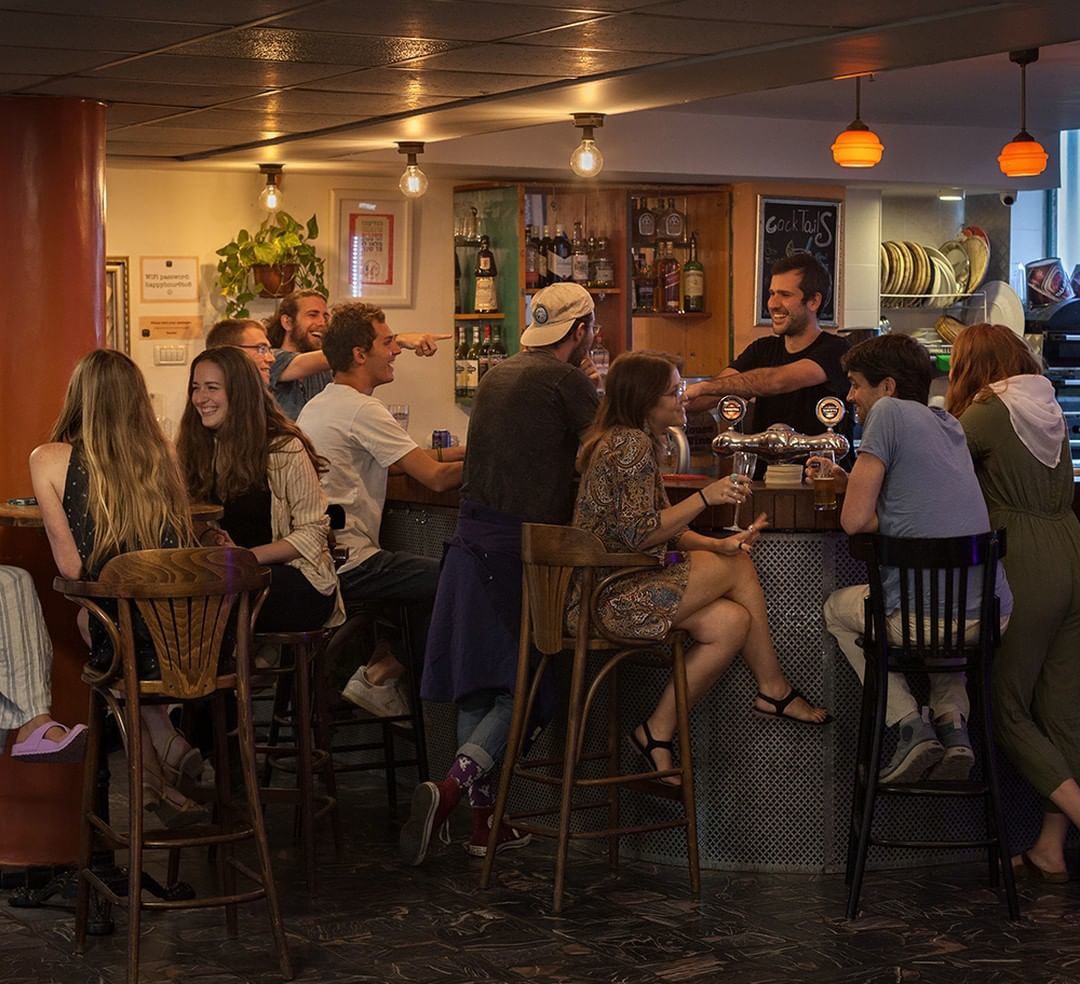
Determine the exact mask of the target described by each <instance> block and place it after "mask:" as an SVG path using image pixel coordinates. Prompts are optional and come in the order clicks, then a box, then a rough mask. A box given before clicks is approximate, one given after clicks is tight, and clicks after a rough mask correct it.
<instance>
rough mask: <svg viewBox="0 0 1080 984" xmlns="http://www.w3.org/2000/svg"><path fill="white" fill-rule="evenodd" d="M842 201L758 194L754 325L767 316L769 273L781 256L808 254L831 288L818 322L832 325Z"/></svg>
mask: <svg viewBox="0 0 1080 984" xmlns="http://www.w3.org/2000/svg"><path fill="white" fill-rule="evenodd" d="M842 204H843V203H842V202H839V201H831V200H827V199H819V198H805V199H794V198H767V197H766V196H764V195H758V226H757V251H756V253H755V256H756V257H757V275H756V277H755V287H756V290H755V296H756V297H757V317H756V320H755V322H754V323H755V324H758V325H768V324H771V323H772V319H771V318H770V317H769V280H770V274H769V270H770V269H771V268H772V265H773V263H775V262H776V261H777V260H778V259H780V257H782V256H790V255H791V254H792V253H812V254H813V255H814V256H816V257H817V258H818V260H820V261H821V264H822V265H823V266H824V267H825V269H826V270H827V271H828V273H829V283H830V284H831V288H830V290H829V293H828V296H826V297H823V298H822V299H821V307H820V308H819V309H818V323H819V324H822V325H827V326H834V325H836V323H837V320H836V316H837V312H838V310H839V308H840V260H841V258H842V255H843V253H842V250H841V248H840V219H841V208H842Z"/></svg>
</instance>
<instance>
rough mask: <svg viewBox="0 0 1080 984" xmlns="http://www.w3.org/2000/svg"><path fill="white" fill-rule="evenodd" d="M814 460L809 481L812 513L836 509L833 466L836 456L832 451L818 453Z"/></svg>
mask: <svg viewBox="0 0 1080 984" xmlns="http://www.w3.org/2000/svg"><path fill="white" fill-rule="evenodd" d="M814 457H815V458H820V459H821V460H820V461H815V462H814V465H815V468H814V474H813V477H812V478H811V481H812V483H813V486H814V512H828V511H830V510H833V509H835V508H836V476H835V475H834V474H833V466H834V465H835V464H836V454H835V453H834V452H832V451H820V452H818V453H817V454H816V455H814Z"/></svg>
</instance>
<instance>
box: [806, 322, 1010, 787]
mask: <svg viewBox="0 0 1080 984" xmlns="http://www.w3.org/2000/svg"><path fill="white" fill-rule="evenodd" d="M843 364H844V368H845V370H846V371H847V374H848V379H849V381H850V383H851V390H850V392H849V393H848V400H849V401H851V402H853V403H854V404H855V408H856V413H857V414H858V417H859V419H860V420H861V421H862V424H863V434H862V442H861V443H860V445H859V453H858V458H857V459H856V461H855V465H854V467H853V468H852V470H851V475H850V476H848V475H847V474H846V473H845V472H843V471H842V470H841V469H836V475H837V479H838V481H837V486H838V488H841V489H843V488H845V487H846V494H845V497H844V509H843V512H842V514H841V517H840V521H841V524H842V525H843V527H844V530H845V531H846V532H847V533H849V534H855V533H877V532H879V533H881V534H883V535H884V536H897V537H953V536H968V535H972V534H977V533H986V532H987V531H989V529H990V516H989V513H988V512H987V509H986V503H985V501H984V500H983V496H982V491H981V490H980V488H979V483H978V480H977V479H976V477H975V469H974V467H973V466H972V463H971V455H970V454H969V452H968V449H967V442H966V440H965V438H964V432H963V430H962V429H961V427H960V424H959V422H958V421H957V420H956V419H955V418H954V417H952V416H951V415H950V414H948V413H946V412H945V411H944V410H937V409H931V408H930V407H928V406H927V405H926V401H927V398H928V397H929V393H930V380H931V376H932V373H933V370H932V368H931V365H930V357H929V355H928V354H927V352H926V349H925V348H924V347H923V346H921V345H920V344H919V343H918V342H916V341H915V340H914V339H913V338H910V337H909V336H906V335H883V336H881V337H880V338H873V339H869V340H868V341H865V342H862V343H861V344H859V345H856V346H855V347H853V348H852V349H850V350H849V351H848V352H847V353H845V355H844V359H843ZM997 576H998V588H997V593H998V597H999V600H1000V605H1001V614H1002V616H1003V617H1004V616H1007V615H1008V614H1009V612H1010V611H1012V594H1011V593H1010V591H1009V586H1008V583H1007V582H1006V580H1005V572H1004V570H1003V569H1002V568H1001V566H1000V565H999V567H998V575H997ZM899 577H900V575H899V571H891V572H888V574H887V576H886V577H885V579H884V588H885V604H886V608H887V609H888V610H890V611H893V612H895V610H896V609H897V608H898V606H899V604H900V594H899V585H900V581H899ZM867 593H868V592H867V587H866V585H864V584H860V585H856V586H854V587H850V588H841V589H840V590H839V591H834V592H833V593H832V594H831V595H829V598H828V600H827V601H826V602H825V625H826V627H827V628H828V630H829V631H830V632H831V633H832V634H833V635H834V636H835V637H836V640H837V642H838V643H839V644H840V648H841V649H842V650H843V652H844V655H845V656H846V657H847V659H848V661H849V662H850V663H851V665H852V667H854V669H855V672H856V673H858V674H859V678H860V679H862V677H863V672H864V669H865V656H864V653H863V650H862V647H861V645H860V644H859V642H858V637H859V636H861V635H862V632H863V600H864V599H865V598H866V596H867ZM979 601H980V599H979V598H978V597H975V598H973V599H970V600H969V608H968V617H969V618H971V619H976V618H978V616H979ZM895 618H896V619H899V615H896V616H895ZM896 630H897V632H899V622H897V628H896ZM930 706H931V709H932V712H933V723H931V722H930V721H929V720H928V719H924V718H923V716H922V713H921V711H920V708H919V706H918V704H917V703H916V701H915V698H914V697H913V696H912V694H911V690H910V688H909V687H908V684H907V681H906V679H905V678H904V676H903V674H901V673H890V674H889V681H888V698H887V706H886V711H885V723H886V724H887V725H888V726H890V727H898V728H899V735H898V741H897V746H896V751H895V753H894V754H893V757H892V759H891V760H890V761H889V763H888V764H887V765H886V766H885V767H884V768H883V769H882V770H881V776H880V781H881V782H882V783H905V782H918V781H919V780H920V779H921V778H922V777H923V776H924V775H927V777H928V778H931V779H966V778H967V777H968V774H969V773H970V771H971V766H972V764H973V763H974V761H975V756H974V754H973V752H972V750H971V742H970V741H969V739H968V733H967V717H968V711H969V701H968V694H967V688H966V686H965V678H964V674H963V673H936V674H933V675H931V677H930Z"/></svg>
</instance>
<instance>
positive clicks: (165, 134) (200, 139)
mask: <svg viewBox="0 0 1080 984" xmlns="http://www.w3.org/2000/svg"><path fill="white" fill-rule="evenodd" d="M176 122H177V123H183V122H184V121H183V119H180V120H177V121H176ZM284 135H285V133H284V131H282V130H266V129H263V128H261V127H258V126H255V127H252V128H251V129H250V130H234V129H228V130H203V129H193V128H191V127H185V126H165V125H162V126H129V127H126V128H125V129H123V130H115V131H113V132H111V133H110V134H109V139H110V140H120V141H123V142H126V143H140V144H163V143H178V144H181V143H183V144H197V145H199V146H200V147H205V146H207V145H210V144H213V145H216V146H219V147H231V146H232V145H233V144H238V143H247V142H248V141H251V140H272V139H274V138H275V137H280V136H284Z"/></svg>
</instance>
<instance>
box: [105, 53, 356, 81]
mask: <svg viewBox="0 0 1080 984" xmlns="http://www.w3.org/2000/svg"><path fill="white" fill-rule="evenodd" d="M341 72H342V67H341V66H340V65H318V64H315V63H312V62H288V61H258V60H256V59H253V58H209V57H206V56H200V55H151V56H150V57H149V58H138V59H135V60H134V61H128V62H124V63H123V64H122V65H114V66H113V67H112V68H106V69H102V70H101V71H99V72H96V73H95V75H97V76H99V77H101V78H116V79H139V80H140V81H144V82H170V81H174V80H176V79H183V80H184V82H185V83H186V84H188V85H192V84H194V85H248V86H257V87H258V88H260V89H274V88H277V87H278V86H285V85H301V84H303V83H305V82H313V81H315V80H316V79H321V78H325V77H327V76H334V75H340V74H341Z"/></svg>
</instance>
